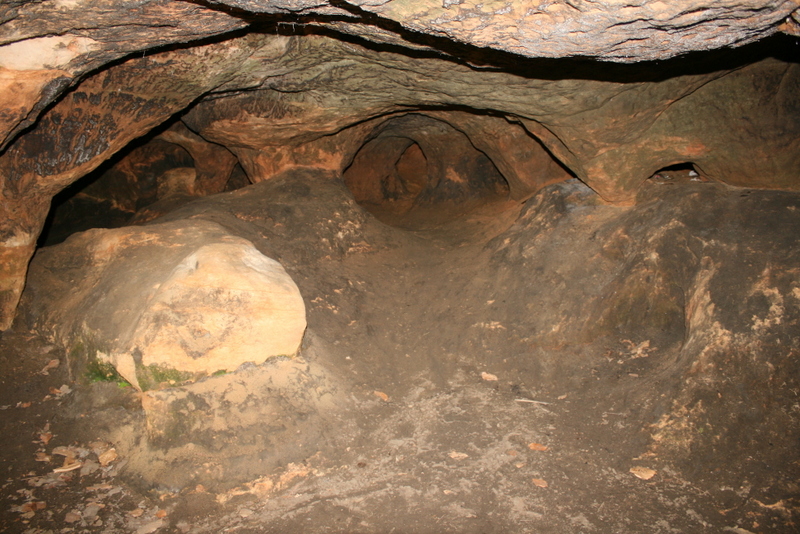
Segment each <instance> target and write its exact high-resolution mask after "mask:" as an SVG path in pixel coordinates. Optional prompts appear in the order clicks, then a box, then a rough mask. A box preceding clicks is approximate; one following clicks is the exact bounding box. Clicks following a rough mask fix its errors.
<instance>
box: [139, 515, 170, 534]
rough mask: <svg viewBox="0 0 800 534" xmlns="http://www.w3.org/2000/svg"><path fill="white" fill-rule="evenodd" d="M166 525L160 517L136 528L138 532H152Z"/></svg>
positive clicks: (144, 533)
mask: <svg viewBox="0 0 800 534" xmlns="http://www.w3.org/2000/svg"><path fill="white" fill-rule="evenodd" d="M163 526H164V522H163V521H162V520H160V519H157V520H155V521H150V522H149V523H146V524H144V525H142V526H141V527H139V528H138V529H136V534H152V533H153V532H155V531H156V530H158V529H160V528H161V527H163Z"/></svg>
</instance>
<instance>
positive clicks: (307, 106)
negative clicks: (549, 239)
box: [0, 0, 800, 328]
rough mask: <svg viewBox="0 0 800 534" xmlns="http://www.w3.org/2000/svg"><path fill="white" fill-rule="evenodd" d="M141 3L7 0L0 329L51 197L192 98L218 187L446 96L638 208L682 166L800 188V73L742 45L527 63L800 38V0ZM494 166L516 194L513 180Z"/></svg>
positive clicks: (255, 176)
mask: <svg viewBox="0 0 800 534" xmlns="http://www.w3.org/2000/svg"><path fill="white" fill-rule="evenodd" d="M136 6H137V7H136V9H128V7H130V6H129V5H128V4H127V3H125V2H119V3H118V4H117V5H115V6H114V9H110V8H108V7H107V6H99V5H95V3H93V2H89V1H85V2H84V1H80V0H79V1H75V2H52V3H50V2H46V3H24V2H12V3H7V4H4V6H3V8H2V11H0V20H3V21H5V23H4V24H3V25H2V27H1V29H0V42H2V43H5V44H4V45H2V46H0V68H2V69H3V70H2V71H0V83H1V84H2V86H3V87H4V88H6V89H7V91H4V92H3V93H2V94H3V95H4V96H3V98H4V99H5V100H3V101H0V110H3V112H2V114H1V117H2V120H0V126H2V127H3V130H2V131H0V135H2V137H3V139H4V141H3V145H2V146H3V147H4V152H3V153H2V154H0V179H2V187H0V260H1V261H0V264H2V266H3V267H2V269H3V272H2V275H3V276H2V278H0V328H6V327H7V326H8V325H9V324H10V322H11V320H12V318H13V311H14V309H15V307H16V303H17V301H18V298H19V294H20V291H21V289H22V287H23V285H24V276H25V272H26V268H27V261H28V260H29V258H30V256H31V255H32V253H33V251H34V250H35V242H36V239H37V237H38V235H39V233H40V231H41V229H42V226H43V223H44V220H45V217H46V215H47V211H48V203H49V200H50V198H51V197H52V196H53V195H54V194H56V193H57V192H58V191H60V190H62V189H63V188H64V187H66V186H68V185H69V184H71V183H72V182H74V181H75V180H77V179H79V178H80V177H82V176H85V175H86V174H87V173H89V172H91V171H92V170H94V169H95V168H97V167H98V166H99V165H100V164H102V163H103V161H105V160H107V159H108V158H109V157H111V156H112V155H113V154H114V153H116V152H118V151H119V150H120V149H122V148H123V147H124V146H125V145H126V144H127V143H128V142H130V141H131V140H133V139H135V138H137V137H139V136H140V135H142V134H145V133H147V132H149V131H151V130H152V129H153V128H154V127H156V126H158V125H160V124H163V123H164V122H165V121H167V120H168V119H169V118H171V117H172V116H173V115H174V114H175V113H177V112H180V111H182V110H185V109H186V108H187V107H188V106H190V105H191V104H194V103H198V101H199V103H198V105H196V106H194V107H193V109H192V110H191V112H190V113H189V114H188V115H187V116H186V117H184V119H185V121H184V122H185V123H186V124H187V125H188V126H189V128H190V129H192V130H194V132H195V133H197V134H199V135H201V136H203V137H205V138H206V139H207V140H210V141H212V142H216V143H219V144H221V145H223V146H224V147H225V148H222V147H218V148H216V149H214V150H215V151H216V155H215V154H212V153H211V152H209V151H207V150H205V149H204V150H202V151H200V152H197V150H198V148H197V147H199V146H200V144H199V143H200V142H199V140H198V139H197V138H196V137H195V138H193V137H192V135H194V134H190V133H187V131H186V130H184V129H182V127H181V126H176V128H178V129H181V131H180V132H179V131H178V130H173V131H170V132H167V133H165V135H167V136H173V137H174V136H178V137H181V139H182V141H181V142H182V143H183V145H182V146H185V147H186V148H187V150H189V151H190V152H191V151H192V150H195V152H196V154H201V153H202V156H201V157H202V158H203V159H204V160H206V161H207V163H206V165H207V166H208V167H207V168H201V166H196V167H197V169H198V180H199V181H200V182H203V183H204V184H206V182H207V184H206V185H208V188H207V189H208V190H209V191H211V190H214V189H215V188H216V187H218V186H219V183H220V182H221V181H222V179H223V177H224V175H225V174H226V173H227V172H228V169H231V168H233V165H234V161H233V159H232V156H231V155H230V154H229V153H228V152H227V151H226V149H227V150H229V151H230V152H231V153H233V154H234V155H235V156H236V157H238V158H239V162H240V163H241V165H242V167H243V168H244V169H245V171H246V172H247V173H248V176H249V177H250V179H251V180H253V181H257V180H259V179H264V178H267V177H269V176H272V175H274V174H275V173H277V172H281V171H282V170H285V169H287V168H290V167H292V166H316V167H319V168H324V169H328V170H336V171H341V170H343V168H344V167H346V166H347V165H348V164H349V163H350V162H351V161H352V157H353V156H354V155H355V153H356V152H357V151H358V149H359V148H360V146H361V144H362V143H363V142H365V141H366V138H367V136H368V135H369V132H370V131H371V129H372V128H374V127H375V126H376V125H375V124H371V125H370V124H369V121H371V120H376V121H378V120H379V119H381V117H385V116H386V115H387V114H389V113H396V112H407V111H409V110H419V111H438V109H431V108H442V107H445V108H448V109H449V110H452V109H458V110H461V111H469V112H473V113H477V114H479V115H480V114H484V115H488V116H491V117H495V118H498V119H501V120H508V121H511V122H514V123H517V124H519V125H521V126H522V127H524V128H525V129H526V130H527V133H528V134H529V135H530V136H531V138H530V139H529V140H527V141H525V142H523V143H522V144H526V143H528V144H530V143H535V142H541V143H542V145H543V146H544V147H545V148H546V149H547V150H548V151H549V152H550V153H551V154H553V155H554V156H555V157H556V158H558V159H559V160H560V162H561V163H562V164H564V165H565V166H566V167H567V168H568V169H569V170H570V171H571V172H572V173H573V174H574V175H575V176H577V177H579V178H580V179H581V180H583V181H585V182H586V183H587V184H589V185H590V186H591V187H592V188H593V189H595V190H596V191H598V192H600V193H601V195H603V197H604V198H606V199H607V200H609V201H613V202H622V203H624V202H631V201H633V198H634V196H635V191H636V188H637V187H638V185H639V184H641V181H642V180H643V179H645V178H646V177H647V176H649V175H650V174H652V173H653V172H655V171H656V170H658V169H660V168H662V167H664V166H668V165H672V164H676V163H694V164H695V165H697V167H698V170H701V171H702V173H703V174H704V175H707V176H708V177H710V178H713V179H720V180H726V181H729V182H730V183H736V184H739V185H742V184H747V185H754V186H761V187H775V188H794V187H795V184H796V180H795V176H794V174H793V170H792V169H794V168H796V167H797V151H798V149H797V141H796V139H798V137H800V136H798V135H797V124H798V123H800V121H797V120H795V118H796V115H797V99H796V98H795V97H794V96H793V95H795V94H797V85H798V82H797V79H798V74H797V68H796V63H792V62H791V61H790V62H788V63H787V62H785V61H783V60H765V61H762V62H756V63H754V64H753V65H749V66H748V63H751V62H755V61H757V60H760V59H764V58H765V57H766V56H769V55H771V54H772V55H774V54H773V53H772V52H766V53H764V52H762V53H756V54H755V55H752V54H751V53H750V52H748V51H746V50H744V51H743V52H742V54H741V55H734V56H731V55H725V54H718V55H713V54H712V55H711V56H709V57H705V58H701V59H699V60H688V59H687V60H677V61H668V62H665V63H663V64H654V63H651V64H648V65H645V66H626V65H608V66H603V65H599V64H597V63H590V62H586V61H582V62H575V61H561V62H558V61H550V60H543V59H529V58H555V57H566V56H576V55H579V56H584V57H590V58H600V59H607V60H614V61H623V62H625V61H641V60H647V59H667V58H671V57H673V56H675V55H678V54H681V53H684V52H687V51H690V50H708V49H717V48H720V47H724V46H728V45H741V44H744V43H748V42H751V41H753V40H757V39H759V38H761V37H765V36H768V35H770V34H772V33H775V32H777V31H779V30H780V31H784V32H787V33H790V34H791V33H797V24H796V19H797V12H798V6H797V3H796V2H795V1H794V0H783V1H780V2H756V1H750V2H747V1H734V0H726V1H725V2H722V3H720V2H716V3H714V4H713V5H706V4H703V3H702V2H697V1H694V0H693V1H692V2H690V3H688V4H687V3H686V2H661V1H644V0H642V1H637V2H626V3H624V5H621V4H620V3H619V2H615V1H608V2H582V1H581V2H574V1H573V2H561V1H558V2H548V3H546V4H542V5H539V6H536V7H535V8H534V7H532V6H528V5H527V4H524V5H523V4H522V3H520V4H518V3H515V2H504V3H502V5H499V4H498V5H494V4H491V3H490V4H485V3H481V4H473V3H471V2H445V3H444V4H440V3H436V2H421V1H407V0H393V1H389V2H381V3H373V2H352V3H335V4H329V3H327V2H303V3H299V4H298V3H296V2H290V3H287V2H282V1H269V2H249V1H245V0H241V1H239V0H235V1H234V0H231V1H230V2H223V3H215V4H214V5H209V6H197V5H194V4H187V3H185V2H172V1H168V0H159V1H155V2H139V3H136ZM164 20H167V21H170V22H168V23H164ZM165 24H166V25H165ZM248 24H250V26H247V25H248ZM246 26H247V28H248V30H249V33H248V32H246V31H242V32H240V33H230V32H233V31H234V30H243V29H244V28H245V27H246ZM162 28H166V29H162ZM226 32H228V35H226V36H225V37H215V38H214V39H210V40H203V41H198V40H199V39H202V38H204V37H212V36H219V35H221V34H224V33H226ZM339 32H341V33H339ZM343 34H350V35H354V36H357V37H347V36H345V35H343ZM360 38H364V39H367V41H360V40H359V39H360ZM376 41H377V43H378V44H370V42H376ZM187 43H190V44H187ZM195 43H199V44H195ZM169 44H173V45H176V46H165V45H169ZM159 46H160V47H162V48H154V49H153V47H159ZM778 46H781V45H778ZM792 46H793V44H792V43H790V44H789V45H788V46H786V45H784V46H783V49H784V52H783V55H784V56H785V55H786V54H787V53H791V47H792ZM151 49H152V50H151ZM140 50H142V51H143V53H142V55H141V56H140V55H139V54H138V51H140ZM133 51H136V52H137V53H135V54H131V52H133ZM508 51H512V52H514V53H515V54H520V55H519V56H516V55H513V54H509V53H508ZM126 54H131V55H126ZM148 54H149V55H148ZM748 54H750V55H748ZM779 55H780V54H779ZM526 56H527V58H526ZM783 59H786V58H785V57H784V58H783ZM104 65H107V67H104ZM67 89H71V92H67ZM732 94H734V95H736V97H735V98H731V96H730V95H732ZM732 122H736V123H741V128H731V127H730V124H731V123H732ZM34 123H35V127H34V128H31V129H27V130H26V128H27V127H29V126H31V125H33V124H34ZM453 126H456V125H455V124H453ZM512 129H514V130H517V131H516V132H515V133H514V134H511V135H510V137H514V136H516V137H517V138H522V135H523V134H522V132H520V131H519V130H518V127H516V126H515V127H513V128H512ZM490 130H491V129H490ZM337 134H338V135H337ZM469 135H470V136H473V137H477V134H469ZM526 135H527V134H526ZM753 135H756V137H757V139H758V142H755V143H754V142H753ZM534 138H535V139H534ZM173 140H175V139H173ZM176 142H177V141H176ZM473 142H474V143H478V144H479V143H480V141H473ZM484 145H485V143H484ZM476 146H477V144H476ZM191 147H195V148H191ZM720 147H723V148H724V152H723V150H722V149H721V148H720ZM205 148H206V149H208V148H209V146H208V145H206V146H205ZM487 155H488V156H489V158H490V159H492V156H491V155H489V154H487ZM208 158H212V159H214V160H215V161H213V163H212V162H211V161H208ZM500 159H502V157H501V158H500ZM512 159H513V158H512ZM523 159H524V158H523ZM494 164H495V166H496V167H497V168H498V169H499V170H500V171H501V172H503V173H507V174H509V176H505V178H506V180H507V181H508V182H509V184H512V186H513V183H512V182H514V181H515V180H516V177H514V176H511V174H514V173H513V172H509V170H508V168H507V167H506V168H505V169H504V168H503V165H502V164H500V163H499V162H497V161H495V162H494ZM729 169H733V170H735V173H734V174H733V175H731V174H729V173H727V172H726V171H727V170H729ZM516 172H517V173H518V172H519V171H516ZM765 176H769V178H764V177H765ZM552 181H554V179H553V176H546V177H545V179H544V180H543V183H551V182H552ZM204 189H205V186H204ZM533 192H535V188H532V189H530V190H528V191H526V192H525V193H524V195H523V196H525V195H529V194H532V193H533Z"/></svg>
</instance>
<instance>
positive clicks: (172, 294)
mask: <svg viewBox="0 0 800 534" xmlns="http://www.w3.org/2000/svg"><path fill="white" fill-rule="evenodd" d="M32 270H33V272H36V273H38V274H37V275H36V281H35V282H32V283H31V285H30V287H29V292H28V294H29V302H28V304H27V306H28V313H29V314H30V318H31V323H32V324H31V326H32V327H33V328H35V329H37V330H39V331H40V332H43V333H46V334H47V335H49V336H51V337H52V338H54V339H55V340H57V341H58V342H59V343H61V344H63V345H64V346H65V347H67V349H68V350H76V351H77V352H78V353H81V352H83V353H86V354H85V356H86V357H88V358H89V359H90V361H91V360H93V359H94V358H97V359H99V360H100V361H101V362H110V363H112V364H113V365H114V367H116V369H117V370H118V371H119V373H120V374H121V375H122V376H123V377H125V378H126V379H127V380H128V381H129V382H130V383H132V384H134V385H135V386H137V387H138V388H140V389H151V388H153V387H155V386H157V385H158V383H159V382H162V381H164V380H172V381H173V383H174V382H175V381H182V380H187V379H191V378H195V377H197V376H203V375H209V374H212V373H214V372H216V371H231V370H233V369H236V368H237V367H238V366H239V365H241V364H242V363H244V362H256V363H262V362H263V361H264V360H266V359H267V358H270V357H272V356H279V355H284V356H293V355H294V354H295V353H296V352H297V349H298V348H299V346H300V342H301V341H302V338H303V333H304V331H305V327H306V321H305V305H304V304H303V299H302V297H301V296H300V293H299V291H298V289H297V286H296V285H295V284H294V282H293V281H292V279H291V278H290V277H289V275H288V274H286V271H284V270H283V268H282V267H281V266H280V264H279V263H278V262H276V261H274V260H271V259H269V258H267V257H266V256H264V255H262V254H261V253H260V252H258V251H257V250H256V249H255V248H253V246H252V244H251V243H249V242H248V241H246V240H244V239H241V238H237V237H233V236H230V235H228V234H227V233H226V232H225V231H224V230H223V229H222V228H221V227H219V226H218V225H216V224H213V223H211V222H193V221H186V222H177V223H169V224H164V225H153V226H147V227H129V228H121V229H117V230H90V231H88V232H85V233H83V234H78V235H75V236H73V237H72V238H71V239H69V240H67V241H66V242H65V243H63V244H61V245H57V246H54V247H49V248H47V249H45V250H43V251H42V253H41V254H40V255H39V256H37V258H36V261H35V263H34V265H33V267H32ZM76 347H77V348H76Z"/></svg>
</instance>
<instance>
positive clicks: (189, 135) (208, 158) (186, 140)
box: [159, 121, 237, 195]
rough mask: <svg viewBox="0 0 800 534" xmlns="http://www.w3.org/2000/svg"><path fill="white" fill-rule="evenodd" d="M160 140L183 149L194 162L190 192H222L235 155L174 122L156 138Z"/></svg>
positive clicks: (231, 169)
mask: <svg viewBox="0 0 800 534" xmlns="http://www.w3.org/2000/svg"><path fill="white" fill-rule="evenodd" d="M159 138H160V139H163V140H164V141H168V142H170V143H174V144H176V145H179V146H181V147H183V148H184V149H185V150H186V151H187V152H188V153H189V154H191V156H192V159H193V160H194V168H195V170H196V176H195V178H194V180H195V183H194V184H193V185H192V192H193V194H196V195H211V194H213V193H219V192H221V191H222V190H223V189H225V185H226V184H227V183H228V180H229V179H230V177H231V172H232V171H233V167H234V166H235V165H236V163H237V160H236V156H234V155H233V154H231V152H230V151H229V150H227V149H226V148H225V147H223V146H221V145H217V144H214V143H209V142H208V141H206V140H205V139H203V138H202V137H200V136H198V135H197V134H195V133H194V132H192V131H190V130H189V129H188V128H187V127H186V126H185V125H184V124H183V123H182V122H180V121H178V122H176V123H175V124H174V125H172V126H171V127H170V128H169V129H168V130H166V131H165V132H163V133H162V134H161V135H159Z"/></svg>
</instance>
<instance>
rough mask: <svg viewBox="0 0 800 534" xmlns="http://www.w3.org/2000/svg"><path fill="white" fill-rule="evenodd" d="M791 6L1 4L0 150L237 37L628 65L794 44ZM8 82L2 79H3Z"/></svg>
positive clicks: (699, 2) (740, 0)
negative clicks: (135, 77)
mask: <svg viewBox="0 0 800 534" xmlns="http://www.w3.org/2000/svg"><path fill="white" fill-rule="evenodd" d="M798 18H800V15H798V3H797V1H796V0H780V1H777V2H767V1H765V0H724V1H716V2H708V1H703V0H691V1H671V2H670V1H662V0H656V1H653V0H637V1H626V2H624V3H622V2H619V1H617V0H606V1H588V0H556V1H548V2H544V3H541V4H539V5H537V6H532V5H530V4H529V3H528V2H525V1H523V0H514V1H503V2H495V3H492V2H490V3H488V4H487V3H486V2H475V1H473V0H444V1H443V2H439V1H438V0H415V1H409V0H389V1H383V0H381V1H374V0H356V1H353V2H342V1H335V2H334V1H330V0H329V1H324V0H320V1H308V0H304V1H302V2H295V1H291V2H290V1H285V0H267V1H263V0H258V1H255V0H226V1H222V2H217V3H214V4H195V3H192V2H184V1H175V0H152V1H146V0H145V1H137V2H132V1H128V0H115V2H113V5H110V4H108V3H105V2H97V1H95V0H69V1H58V2H55V1H54V2H23V1H13V2H6V3H5V4H3V5H2V6H0V83H2V85H0V88H3V89H10V88H12V87H13V89H14V91H13V92H9V91H3V92H2V94H3V95H4V96H3V99H2V100H0V109H2V110H3V113H2V114H0V148H2V147H4V146H6V144H7V143H8V142H9V141H10V140H11V139H13V137H14V136H15V135H16V134H18V133H19V132H20V131H21V130H22V129H23V128H25V127H27V126H29V125H31V124H32V123H33V122H34V121H35V120H36V118H37V116H38V114H39V113H40V112H41V111H42V110H43V109H44V108H45V107H46V106H47V105H48V104H50V103H52V102H53V101H54V100H55V99H56V98H57V97H58V95H59V94H61V93H62V92H63V91H64V90H65V89H66V88H67V87H68V86H70V85H72V84H73V83H75V82H76V81H77V80H79V79H80V78H81V77H82V76H84V75H85V74H86V73H88V72H90V71H91V70H93V69H97V68H99V67H101V66H102V65H105V64H108V63H109V62H111V61H113V60H116V59H118V58H120V57H124V56H125V55H126V54H130V53H131V52H134V51H141V50H151V49H154V48H157V47H159V46H165V45H170V44H176V43H187V42H190V41H193V40H198V39H203V38H206V37H212V36H215V35H219V34H222V33H225V32H231V31H234V30H237V29H242V28H244V27H246V26H247V25H248V24H249V23H251V22H256V23H264V22H266V23H267V24H273V25H274V24H277V25H278V30H280V25H281V24H283V25H284V29H288V28H291V31H293V32H294V31H295V30H296V27H297V26H298V25H299V26H300V28H302V27H303V25H304V24H306V23H308V24H313V25H316V26H321V27H327V28H331V29H334V30H336V31H341V32H344V33H350V34H353V35H357V36H360V37H364V38H366V39H370V40H373V41H377V42H387V43H392V44H395V45H398V44H399V45H404V46H408V47H410V48H415V47H422V48H428V49H442V48H444V52H445V53H447V54H450V55H454V56H461V55H463V54H464V53H465V52H468V51H469V53H470V55H473V56H475V60H476V61H478V62H480V59H478V58H479V56H480V54H476V50H475V49H471V51H470V50H464V49H459V48H458V47H456V48H455V49H453V47H452V44H453V42H458V43H465V44H468V45H472V46H474V47H479V48H487V49H494V50H504V51H507V52H512V53H514V54H519V55H521V56H527V57H568V56H582V57H592V58H598V59H602V60H607V61H617V62H635V61H642V60H653V59H666V58H670V57H674V56H676V55H679V54H682V53H685V52H689V51H693V50H711V49H715V48H720V47H725V46H739V45H742V44H745V43H749V42H752V41H755V40H757V39H760V38H763V37H766V36H768V35H771V34H773V33H775V32H777V31H783V32H786V33H790V34H794V35H797V34H799V33H800V23H798V22H797V21H798ZM8 80H13V81H8Z"/></svg>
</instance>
